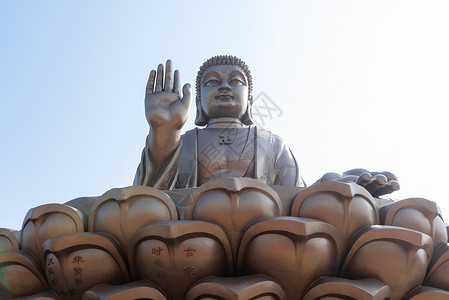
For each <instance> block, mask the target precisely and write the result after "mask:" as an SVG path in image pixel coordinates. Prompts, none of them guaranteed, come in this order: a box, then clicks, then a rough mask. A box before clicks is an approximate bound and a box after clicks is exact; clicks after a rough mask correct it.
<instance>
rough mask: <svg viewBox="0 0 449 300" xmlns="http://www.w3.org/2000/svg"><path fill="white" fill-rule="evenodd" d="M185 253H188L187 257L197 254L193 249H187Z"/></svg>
mask: <svg viewBox="0 0 449 300" xmlns="http://www.w3.org/2000/svg"><path fill="white" fill-rule="evenodd" d="M184 252H185V253H186V256H187V257H190V256H193V255H194V254H195V252H196V250H195V249H192V248H191V247H189V248H187V249H185V250H184Z"/></svg>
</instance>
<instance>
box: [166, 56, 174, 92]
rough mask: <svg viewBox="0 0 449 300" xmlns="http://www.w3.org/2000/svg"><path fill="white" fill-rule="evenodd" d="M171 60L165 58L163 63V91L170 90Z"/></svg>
mask: <svg viewBox="0 0 449 300" xmlns="http://www.w3.org/2000/svg"><path fill="white" fill-rule="evenodd" d="M171 69H172V62H171V60H167V62H166V63H165V84H164V91H166V92H171V91H172V76H173V74H172V71H171Z"/></svg>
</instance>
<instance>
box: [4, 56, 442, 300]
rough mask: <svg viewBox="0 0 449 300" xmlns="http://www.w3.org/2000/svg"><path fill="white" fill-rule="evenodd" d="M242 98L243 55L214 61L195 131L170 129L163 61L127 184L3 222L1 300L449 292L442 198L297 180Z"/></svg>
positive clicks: (388, 298)
mask: <svg viewBox="0 0 449 300" xmlns="http://www.w3.org/2000/svg"><path fill="white" fill-rule="evenodd" d="M181 89H182V92H181ZM252 92H253V91H252V77H251V73H250V71H249V68H248V66H247V65H246V64H245V63H244V62H243V61H242V60H241V59H238V58H236V57H233V56H216V57H212V58H211V59H209V60H207V61H206V62H205V63H204V64H203V65H202V66H201V68H200V70H199V72H198V75H197V79H196V94H197V95H196V109H197V114H196V120H195V124H196V125H198V126H199V127H198V128H195V129H193V130H190V131H187V132H186V133H184V134H181V130H182V127H183V126H184V124H185V122H186V120H187V116H188V112H189V107H190V103H191V91H190V84H185V85H184V86H183V87H182V88H181V83H180V77H179V72H178V71H177V70H176V71H174V72H173V65H172V62H171V61H170V60H169V61H167V63H166V65H165V72H164V66H163V65H162V64H161V65H159V66H158V69H157V71H156V70H153V71H151V73H150V76H149V80H148V84H147V87H146V97H145V113H146V118H147V121H148V124H149V127H150V130H149V134H148V136H147V139H146V145H145V148H144V149H143V152H142V157H141V161H140V164H139V166H138V169H137V172H136V175H135V179H134V185H133V186H128V187H122V188H114V189H111V190H109V191H106V192H105V193H104V194H102V195H100V196H98V197H80V198H76V199H73V200H70V201H68V202H65V203H64V204H59V203H53V204H44V205H41V206H38V207H35V208H31V209H30V210H29V211H28V213H27V214H26V215H25V217H24V221H23V225H22V228H21V229H20V230H13V229H7V228H0V299H9V298H14V299H29V300H30V299H34V300H37V299H39V300H50V299H53V300H54V299H59V300H60V299H63V300H75V299H83V300H98V299H104V300H105V299H109V300H113V299H158V300H170V299H171V300H182V299H186V300H201V299H202V300H210V299H216V300H223V299H226V300H250V299H251V300H256V299H259V300H296V299H304V300H325V299H341V300H360V299H362V300H401V299H404V300H421V299H426V300H427V299H434V300H439V299H449V243H448V236H449V226H448V225H447V224H446V223H445V222H444V221H443V217H442V214H441V211H440V210H439V208H438V205H437V204H436V203H435V202H432V201H429V200H427V199H422V198H410V199H404V200H400V201H393V200H391V199H388V198H386V197H381V196H382V195H385V194H389V193H391V192H394V191H395V190H397V189H399V183H398V181H397V178H396V176H395V175H394V174H392V173H390V172H380V173H379V172H368V171H367V170H364V169H353V170H349V171H346V172H343V173H326V174H324V175H323V176H322V177H321V178H320V179H319V180H318V181H317V182H316V183H314V184H312V185H311V186H309V187H307V186H306V184H305V183H304V181H303V180H302V177H301V176H300V168H299V166H298V162H297V160H296V159H295V157H294V155H293V153H292V152H291V151H290V149H289V148H288V146H287V145H286V144H285V143H284V142H283V140H282V139H281V138H280V137H278V136H276V135H274V134H272V133H271V132H269V131H267V130H264V129H261V128H258V127H257V126H255V125H254V124H253V123H254V122H253V119H252V112H251V108H252V101H253V95H252ZM43 197H44V196H43Z"/></svg>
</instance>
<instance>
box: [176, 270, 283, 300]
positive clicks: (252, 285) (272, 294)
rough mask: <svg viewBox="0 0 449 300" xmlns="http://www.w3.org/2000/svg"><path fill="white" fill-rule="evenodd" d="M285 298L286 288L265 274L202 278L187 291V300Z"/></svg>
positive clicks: (267, 299) (277, 299) (268, 299)
mask: <svg viewBox="0 0 449 300" xmlns="http://www.w3.org/2000/svg"><path fill="white" fill-rule="evenodd" d="M201 299H204V300H206V299H226V300H247V299H254V300H256V299H260V300H262V299H263V300H285V299H287V298H286V296H285V292H284V290H283V289H282V288H281V286H280V285H279V284H278V283H276V281H274V280H273V279H271V278H270V277H268V276H264V275H260V274H259V275H249V276H243V277H215V276H209V277H206V278H204V279H201V280H200V281H198V282H197V283H195V285H194V286H193V287H192V288H191V289H190V290H189V291H188V292H187V295H186V297H185V300H201Z"/></svg>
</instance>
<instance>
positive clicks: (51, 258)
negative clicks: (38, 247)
mask: <svg viewBox="0 0 449 300" xmlns="http://www.w3.org/2000/svg"><path fill="white" fill-rule="evenodd" d="M53 264H54V261H53V257H50V258H49V259H48V262H47V266H50V265H53Z"/></svg>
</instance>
